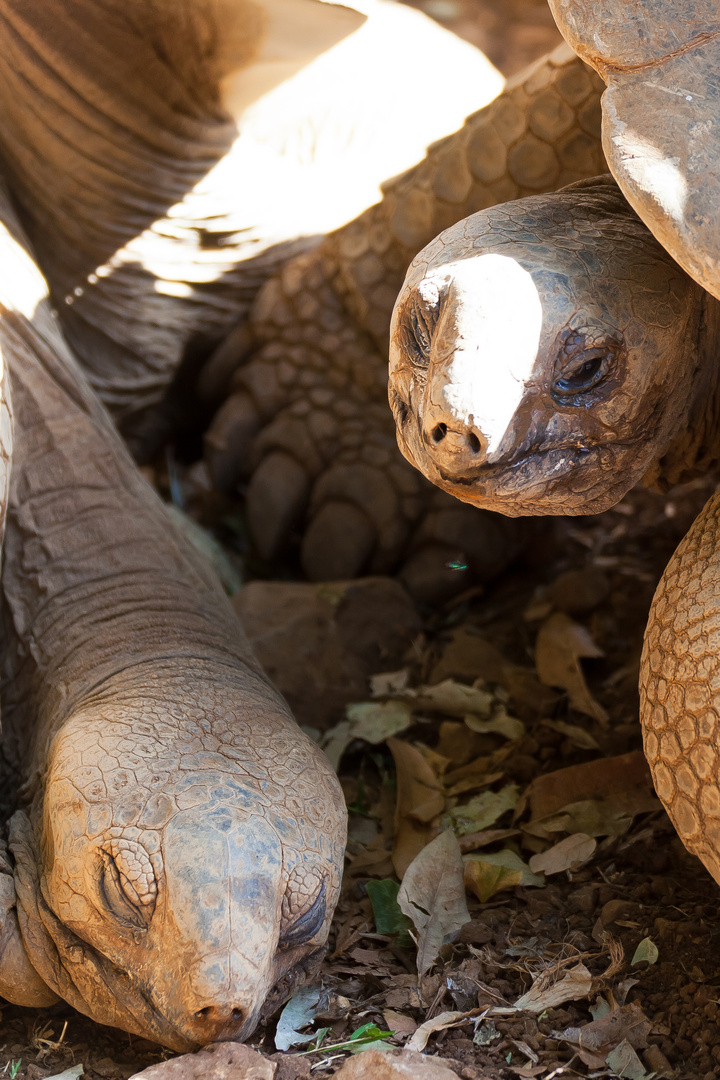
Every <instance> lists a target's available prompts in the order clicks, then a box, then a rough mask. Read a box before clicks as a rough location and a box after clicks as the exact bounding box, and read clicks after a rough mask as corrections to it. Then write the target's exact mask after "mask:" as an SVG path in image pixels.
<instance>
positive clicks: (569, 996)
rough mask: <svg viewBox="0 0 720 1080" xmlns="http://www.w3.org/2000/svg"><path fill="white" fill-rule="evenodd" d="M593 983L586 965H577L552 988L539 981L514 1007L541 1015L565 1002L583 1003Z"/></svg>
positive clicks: (553, 984) (552, 985)
mask: <svg viewBox="0 0 720 1080" xmlns="http://www.w3.org/2000/svg"><path fill="white" fill-rule="evenodd" d="M592 981H593V980H592V975H591V974H590V972H589V971H588V969H587V968H586V967H585V965H584V964H576V965H575V967H573V968H570V969H569V970H568V971H566V972H565V974H564V975H563V977H562V979H558V980H557V982H554V983H552V984H551V985H550V986H545V985H543V980H541V979H539V980H538V981H537V982H535V983H534V984H533V985H532V986H531V987H530V989H529V990H528V991H527V993H526V994H523V995H522V996H521V997H519V998H518V999H517V1001H516V1002H515V1006H514V1007H515V1008H516V1009H527V1010H528V1011H529V1012H535V1013H540V1012H543V1011H544V1010H545V1009H555V1008H557V1006H558V1005H562V1004H563V1003H564V1002H565V1001H581V1000H582V999H583V998H586V997H587V996H588V994H589V993H590V990H591V989H592Z"/></svg>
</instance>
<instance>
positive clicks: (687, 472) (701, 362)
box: [645, 285, 720, 490]
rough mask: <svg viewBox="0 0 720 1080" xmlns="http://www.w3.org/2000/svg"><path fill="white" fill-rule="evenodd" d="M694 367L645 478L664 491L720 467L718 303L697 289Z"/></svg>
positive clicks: (719, 307)
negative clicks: (672, 429) (671, 434)
mask: <svg viewBox="0 0 720 1080" xmlns="http://www.w3.org/2000/svg"><path fill="white" fill-rule="evenodd" d="M697 290H698V324H697V335H696V341H695V343H694V346H695V349H696V353H697V364H696V371H695V378H694V385H693V396H692V399H691V402H690V405H689V409H688V414H687V416H683V417H682V423H681V424H680V427H679V430H678V433H677V435H676V436H675V438H674V439H673V440H672V442H671V444H670V446H669V447H668V449H667V451H666V452H665V454H664V455H663V457H662V458H661V460H660V461H658V462H657V463H656V465H655V467H654V468H653V469H652V470H651V471H650V473H648V475H647V477H646V478H645V482H646V483H647V484H651V485H655V486H657V487H659V488H661V489H662V490H667V489H668V488H669V487H670V486H671V485H672V484H677V483H680V482H682V481H684V480H688V479H691V478H692V477H693V476H696V475H701V474H703V473H706V472H707V471H708V470H709V469H713V468H716V467H717V465H718V463H720V424H719V423H718V420H719V418H720V378H719V377H718V368H719V365H720V301H718V300H716V299H715V297H714V296H711V295H710V293H708V292H705V291H704V290H702V289H701V288H700V286H699V285H698V286H697Z"/></svg>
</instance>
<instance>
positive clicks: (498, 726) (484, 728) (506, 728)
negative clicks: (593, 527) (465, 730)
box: [465, 705, 525, 741]
mask: <svg viewBox="0 0 720 1080" xmlns="http://www.w3.org/2000/svg"><path fill="white" fill-rule="evenodd" d="M465 723H466V724H467V726H468V727H469V728H470V730H471V731H475V732H477V734H478V735H502V737H503V738H504V739H510V740H511V741H512V740H513V739H521V738H522V737H523V735H524V734H525V725H524V724H523V722H522V720H518V719H517V717H515V716H510V715H509V714H508V713H507V712H506V711H505V709H504V708H503V706H502V705H501V706H500V708H499V709H496V710H495V712H494V713H493V714H492V716H491V717H490V719H489V720H480V719H479V718H478V717H477V716H474V715H473V714H472V713H469V714H468V715H466V716H465Z"/></svg>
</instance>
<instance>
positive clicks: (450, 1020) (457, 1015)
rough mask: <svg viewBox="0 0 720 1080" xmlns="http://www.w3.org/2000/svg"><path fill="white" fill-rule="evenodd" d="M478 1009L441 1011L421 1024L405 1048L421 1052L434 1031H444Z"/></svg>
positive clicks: (474, 1014) (476, 1013)
mask: <svg viewBox="0 0 720 1080" xmlns="http://www.w3.org/2000/svg"><path fill="white" fill-rule="evenodd" d="M480 1011H481V1010H480V1009H471V1010H470V1011H469V1012H441V1013H438V1015H437V1016H434V1017H433V1018H432V1020H426V1021H425V1023H424V1024H421V1025H420V1027H419V1028H418V1029H417V1031H416V1032H415V1034H414V1035H413V1036H412V1038H411V1039H410V1040H409V1041H408V1042H407V1043H406V1044H405V1049H406V1050H419V1051H420V1052H422V1051H423V1050H424V1049H425V1047H426V1046H427V1042H428V1039H429V1038H430V1036H431V1035H432V1034H433V1033H434V1032H436V1031H445V1030H446V1028H449V1027H454V1026H455V1025H456V1024H458V1023H462V1021H463V1020H467V1019H468V1018H469V1017H471V1016H477V1015H478V1013H479V1012H480Z"/></svg>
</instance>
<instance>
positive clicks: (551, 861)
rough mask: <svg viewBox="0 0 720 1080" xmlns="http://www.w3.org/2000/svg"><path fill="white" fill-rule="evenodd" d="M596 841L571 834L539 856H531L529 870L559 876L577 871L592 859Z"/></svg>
mask: <svg viewBox="0 0 720 1080" xmlns="http://www.w3.org/2000/svg"><path fill="white" fill-rule="evenodd" d="M596 847H597V840H594V839H593V838H592V836H588V835H587V833H573V835H572V836H566V837H565V839H564V840H561V841H560V843H559V844H555V845H554V846H553V847H551V848H548V850H547V851H543V852H541V853H540V854H539V855H533V857H532V859H531V860H530V869H531V870H532V871H533V872H534V873H536V874H561V873H562V872H563V871H564V870H578V869H579V868H580V867H581V866H582V865H583V864H584V863H586V862H588V861H589V860H590V859H592V857H593V855H594V854H595V848H596Z"/></svg>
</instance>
